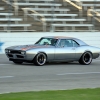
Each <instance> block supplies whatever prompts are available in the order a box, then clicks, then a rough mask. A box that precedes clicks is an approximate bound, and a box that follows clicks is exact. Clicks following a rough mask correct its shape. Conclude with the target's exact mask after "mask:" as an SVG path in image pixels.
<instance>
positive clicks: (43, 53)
mask: <svg viewBox="0 0 100 100" xmlns="http://www.w3.org/2000/svg"><path fill="white" fill-rule="evenodd" d="M39 53H43V54H45V55H46V58H47V54H46V53H45V52H38V53H37V54H36V55H35V57H36V56H37V55H38V54H39ZM35 57H34V58H33V60H34V59H35Z"/></svg>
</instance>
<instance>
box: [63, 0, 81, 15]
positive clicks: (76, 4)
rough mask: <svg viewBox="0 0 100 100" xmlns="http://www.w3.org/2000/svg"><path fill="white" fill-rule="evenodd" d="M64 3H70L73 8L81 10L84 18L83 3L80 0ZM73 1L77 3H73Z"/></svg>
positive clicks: (68, 0) (67, 0) (69, 0)
mask: <svg viewBox="0 0 100 100" xmlns="http://www.w3.org/2000/svg"><path fill="white" fill-rule="evenodd" d="M64 1H66V2H68V3H70V4H71V5H72V6H74V7H75V8H77V9H78V10H79V15H80V16H82V2H81V1H80V0H63V2H64ZM72 1H74V2H76V3H73V2H72Z"/></svg>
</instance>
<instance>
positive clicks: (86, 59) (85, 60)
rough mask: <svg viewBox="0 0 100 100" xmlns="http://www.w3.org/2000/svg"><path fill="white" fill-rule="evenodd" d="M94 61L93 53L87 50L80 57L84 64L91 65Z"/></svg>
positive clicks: (80, 61)
mask: <svg viewBox="0 0 100 100" xmlns="http://www.w3.org/2000/svg"><path fill="white" fill-rule="evenodd" d="M91 62H92V53H90V52H85V53H84V54H83V55H82V56H81V58H80V59H79V63H80V64H83V65H89V64H90V63H91Z"/></svg>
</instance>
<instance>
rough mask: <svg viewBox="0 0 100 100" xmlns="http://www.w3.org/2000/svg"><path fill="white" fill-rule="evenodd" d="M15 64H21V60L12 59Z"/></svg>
mask: <svg viewBox="0 0 100 100" xmlns="http://www.w3.org/2000/svg"><path fill="white" fill-rule="evenodd" d="M13 62H14V63H15V64H22V63H23V62H22V61H13Z"/></svg>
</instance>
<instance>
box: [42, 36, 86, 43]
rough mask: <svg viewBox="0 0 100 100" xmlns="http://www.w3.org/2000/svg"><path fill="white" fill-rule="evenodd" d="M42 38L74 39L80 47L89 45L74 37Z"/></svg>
mask: <svg viewBox="0 0 100 100" xmlns="http://www.w3.org/2000/svg"><path fill="white" fill-rule="evenodd" d="M42 38H54V39H73V40H75V41H76V42H77V43H78V44H79V45H87V44H86V43H85V42H83V41H82V40H80V39H78V38H74V37H67V36H45V37H42Z"/></svg>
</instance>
